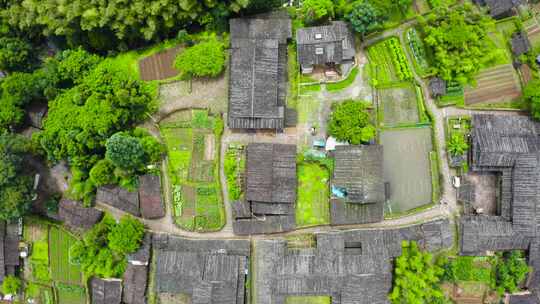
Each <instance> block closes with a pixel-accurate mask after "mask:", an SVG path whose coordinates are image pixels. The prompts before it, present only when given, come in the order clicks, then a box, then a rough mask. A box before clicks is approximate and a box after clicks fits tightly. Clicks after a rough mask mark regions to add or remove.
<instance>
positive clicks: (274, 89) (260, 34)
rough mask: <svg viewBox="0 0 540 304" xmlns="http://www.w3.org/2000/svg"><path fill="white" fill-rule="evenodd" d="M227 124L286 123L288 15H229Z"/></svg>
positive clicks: (272, 125)
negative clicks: (229, 45)
mask: <svg viewBox="0 0 540 304" xmlns="http://www.w3.org/2000/svg"><path fill="white" fill-rule="evenodd" d="M230 28H231V59H230V80H229V82H230V83H229V87H230V91H229V115H228V126H229V128H231V129H273V130H278V131H280V130H282V129H283V128H284V127H285V120H286V119H285V114H286V112H287V111H286V109H285V98H286V96H287V40H288V39H290V38H291V37H292V28H291V20H290V18H289V17H288V16H281V17H280V16H279V15H278V16H272V17H268V16H257V17H254V18H242V19H231V20H230Z"/></svg>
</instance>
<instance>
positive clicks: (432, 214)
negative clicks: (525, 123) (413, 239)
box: [98, 20, 521, 239]
mask: <svg viewBox="0 0 540 304" xmlns="http://www.w3.org/2000/svg"><path fill="white" fill-rule="evenodd" d="M414 24H416V20H411V21H408V22H406V23H404V24H402V25H400V26H399V27H396V28H394V29H391V30H388V31H385V32H384V33H381V34H380V35H378V36H375V37H372V38H369V39H367V40H366V41H365V42H363V43H362V44H361V47H362V50H363V49H365V48H366V47H368V46H370V45H372V44H374V43H377V42H379V41H381V40H384V39H385V38H388V37H391V36H397V37H399V39H400V41H401V43H402V45H406V42H405V41H404V37H403V33H404V31H405V30H406V29H407V28H409V27H410V26H412V25H414ZM405 54H406V56H407V58H408V60H409V62H412V58H411V55H410V54H409V53H408V52H405ZM361 58H364V60H365V55H364V54H361ZM412 72H413V75H414V79H415V81H416V82H417V83H418V84H419V85H420V86H421V88H422V93H423V94H424V100H425V103H426V107H427V109H428V110H429V111H430V112H431V113H432V115H433V117H432V119H433V120H434V124H433V127H434V132H433V134H434V136H435V137H436V142H437V146H436V148H437V153H438V155H439V160H440V164H439V165H440V173H441V174H442V176H443V183H442V185H441V186H442V187H441V188H442V189H441V190H442V195H441V199H440V202H439V203H438V204H435V205H434V206H433V207H431V208H429V209H425V210H423V211H420V212H417V213H413V214H409V215H405V216H402V217H399V218H394V219H387V220H384V221H383V222H379V223H373V224H361V225H344V226H330V225H325V226H316V227H309V228H298V229H296V230H295V231H291V232H287V233H278V234H270V235H254V236H251V237H246V236H236V235H234V233H233V229H232V222H233V218H232V204H231V202H230V201H229V200H228V196H227V189H226V187H227V183H226V180H225V175H224V170H223V161H222V162H221V164H220V166H221V168H220V172H221V173H220V181H221V184H222V191H223V198H224V202H223V203H224V205H225V212H226V224H225V227H224V228H223V229H222V230H220V231H216V232H204V233H202V232H192V231H186V230H183V229H180V228H178V227H177V226H176V225H175V223H174V221H173V217H172V210H171V206H172V204H171V202H172V197H171V196H172V195H171V193H172V192H171V191H170V189H167V185H168V184H169V180H168V176H167V174H165V172H166V168H167V159H165V161H164V162H163V165H162V170H163V172H164V174H162V177H163V180H162V184H163V185H164V187H165V189H164V191H163V192H164V193H165V194H164V203H165V205H166V216H165V217H164V218H162V219H159V220H143V221H144V224H145V225H146V226H147V227H148V229H149V230H150V231H152V232H155V233H168V234H173V235H179V236H182V237H187V238H194V239H262V238H272V237H276V236H287V235H295V234H302V233H320V232H327V231H335V230H345V229H347V230H349V229H378V228H390V227H401V226H408V225H413V224H417V223H420V222H425V221H430V220H434V219H438V218H448V217H449V218H450V219H451V220H452V221H453V220H454V218H455V216H456V215H457V213H458V212H459V208H458V204H457V199H456V191H455V189H454V187H453V186H452V172H451V169H450V167H449V165H448V161H447V152H446V138H445V130H444V124H445V119H446V117H448V116H457V115H472V114H475V113H484V114H498V115H519V114H521V113H520V112H519V111H484V110H472V109H461V108H456V107H446V108H439V107H438V106H437V105H436V103H435V101H434V100H433V99H432V98H431V96H430V92H429V88H428V86H427V84H426V82H425V81H424V80H423V79H422V78H421V77H420V76H419V75H418V74H417V73H416V71H415V70H414V69H412ZM361 78H362V77H361V73H359V75H358V77H357V81H355V82H354V83H353V85H352V86H351V87H349V88H348V89H347V90H352V91H350V92H349V91H348V92H347V94H350V93H351V92H354V90H360V88H355V85H358V81H359V80H358V79H361ZM329 97H332V96H329ZM171 109H175V108H174V107H171ZM160 114H161V115H162V116H165V114H163V113H160ZM302 131H303V128H302V127H301V126H299V127H297V128H292V129H287V130H286V131H285V132H284V133H282V134H263V135H261V134H251V133H249V134H248V133H233V132H231V131H230V130H228V129H226V130H225V132H224V135H223V138H222V144H221V151H220V154H221V159H223V158H224V156H225V152H226V147H227V144H228V143H233V142H245V143H249V142H257V141H264V142H274V143H290V144H295V143H297V141H298V136H299V135H298V133H299V132H302ZM98 208H100V209H104V210H107V211H109V212H111V213H112V214H113V216H115V217H117V218H119V217H121V216H122V215H124V212H122V211H120V210H118V209H115V208H113V207H110V206H108V205H104V204H98Z"/></svg>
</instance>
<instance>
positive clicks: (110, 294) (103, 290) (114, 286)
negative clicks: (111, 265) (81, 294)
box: [90, 278, 122, 304]
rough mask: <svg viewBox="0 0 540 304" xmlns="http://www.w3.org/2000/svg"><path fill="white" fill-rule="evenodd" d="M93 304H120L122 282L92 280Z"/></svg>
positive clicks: (117, 280)
mask: <svg viewBox="0 0 540 304" xmlns="http://www.w3.org/2000/svg"><path fill="white" fill-rule="evenodd" d="M90 288H91V296H92V304H120V303H121V302H122V280H119V279H100V278H92V280H91V281H90Z"/></svg>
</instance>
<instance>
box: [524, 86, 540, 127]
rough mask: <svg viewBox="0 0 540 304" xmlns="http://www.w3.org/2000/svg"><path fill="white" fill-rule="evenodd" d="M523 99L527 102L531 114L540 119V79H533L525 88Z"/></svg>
mask: <svg viewBox="0 0 540 304" xmlns="http://www.w3.org/2000/svg"><path fill="white" fill-rule="evenodd" d="M523 99H524V100H525V101H526V102H527V105H528V107H529V109H530V112H531V116H532V117H533V118H534V119H536V120H540V80H538V79H533V80H531V81H530V82H529V83H528V84H527V86H526V87H525V89H524V90H523Z"/></svg>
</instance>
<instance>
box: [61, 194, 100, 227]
mask: <svg viewBox="0 0 540 304" xmlns="http://www.w3.org/2000/svg"><path fill="white" fill-rule="evenodd" d="M58 217H59V218H60V220H61V221H62V222H64V224H65V225H67V226H68V227H69V228H71V229H74V230H88V229H90V228H92V227H93V226H94V225H95V224H97V223H98V222H99V221H100V220H101V218H102V217H103V212H101V211H100V210H97V209H95V208H86V207H84V206H83V204H82V202H76V201H72V200H69V199H62V200H61V201H60V203H59V204H58Z"/></svg>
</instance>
